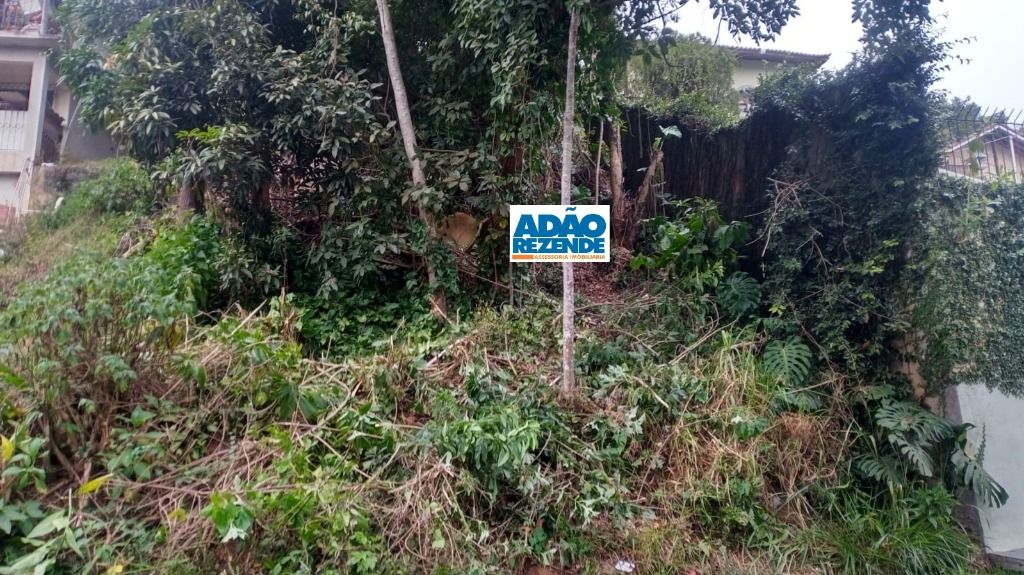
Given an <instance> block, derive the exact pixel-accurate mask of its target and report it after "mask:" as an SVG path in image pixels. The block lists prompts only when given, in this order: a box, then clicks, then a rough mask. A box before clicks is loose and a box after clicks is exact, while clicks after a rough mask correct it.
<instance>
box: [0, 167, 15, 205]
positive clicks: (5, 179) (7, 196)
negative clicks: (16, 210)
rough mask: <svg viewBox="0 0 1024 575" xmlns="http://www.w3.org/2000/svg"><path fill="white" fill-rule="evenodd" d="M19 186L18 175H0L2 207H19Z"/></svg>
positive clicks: (0, 202) (0, 201)
mask: <svg viewBox="0 0 1024 575" xmlns="http://www.w3.org/2000/svg"><path fill="white" fill-rule="evenodd" d="M17 186H18V174H0V206H14V205H17V203H18V195H17V191H16V188H17Z"/></svg>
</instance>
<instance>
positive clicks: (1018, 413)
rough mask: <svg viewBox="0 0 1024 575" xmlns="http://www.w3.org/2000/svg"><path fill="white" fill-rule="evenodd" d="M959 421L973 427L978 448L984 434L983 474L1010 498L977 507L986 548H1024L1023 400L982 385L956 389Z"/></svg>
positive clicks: (955, 396)
mask: <svg viewBox="0 0 1024 575" xmlns="http://www.w3.org/2000/svg"><path fill="white" fill-rule="evenodd" d="M953 393H954V394H955V395H954V398H955V402H956V404H958V405H959V412H960V414H959V415H960V417H959V418H957V417H956V414H954V413H950V415H951V416H953V418H954V419H959V420H960V421H961V422H967V423H973V424H974V425H975V426H976V429H973V430H972V431H971V432H970V433H971V435H970V437H971V440H972V442H973V443H974V444H975V445H978V446H980V445H981V434H982V429H983V428H984V432H985V460H984V467H985V470H986V471H988V473H989V474H990V475H991V476H992V477H993V478H994V479H995V480H996V481H998V482H999V483H1000V484H1001V485H1002V486H1003V487H1005V488H1006V491H1007V492H1009V494H1010V500H1009V501H1008V502H1007V503H1006V505H1003V506H1002V507H1000V508H998V509H995V508H991V507H987V506H985V505H984V504H981V503H978V505H977V511H978V516H979V519H980V520H981V529H982V533H983V534H984V539H985V547H987V548H988V550H989V551H992V552H996V553H999V552H1005V551H1012V550H1014V549H1021V548H1024V473H1021V465H1022V463H1024V399H1019V398H1016V397H1010V396H1007V395H1006V394H1004V393H1002V392H1000V391H989V390H988V389H987V388H986V387H985V386H982V385H959V386H957V387H956V389H955V390H953Z"/></svg>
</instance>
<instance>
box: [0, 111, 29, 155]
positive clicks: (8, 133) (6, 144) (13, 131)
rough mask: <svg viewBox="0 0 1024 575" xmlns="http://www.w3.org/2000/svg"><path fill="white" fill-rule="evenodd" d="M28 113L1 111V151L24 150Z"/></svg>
mask: <svg viewBox="0 0 1024 575" xmlns="http://www.w3.org/2000/svg"><path fill="white" fill-rule="evenodd" d="M27 120H28V112H24V111H19V110H0V151H10V150H22V149H23V147H24V145H25V124H26V123H27Z"/></svg>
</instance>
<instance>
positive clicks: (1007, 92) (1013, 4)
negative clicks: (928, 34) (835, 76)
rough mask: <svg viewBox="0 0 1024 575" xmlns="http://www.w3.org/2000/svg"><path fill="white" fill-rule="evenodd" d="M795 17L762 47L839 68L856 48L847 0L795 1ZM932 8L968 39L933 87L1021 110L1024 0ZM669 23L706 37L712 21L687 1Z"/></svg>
mask: <svg viewBox="0 0 1024 575" xmlns="http://www.w3.org/2000/svg"><path fill="white" fill-rule="evenodd" d="M797 5H798V6H799V7H800V16H798V17H797V18H796V19H795V20H792V21H790V23H789V24H788V25H787V26H786V27H785V28H783V29H782V35H781V36H780V37H779V39H778V40H776V41H775V42H770V43H767V44H765V46H766V47H771V48H780V49H783V50H795V51H798V52H811V53H815V54H832V57H831V58H830V59H829V61H828V63H827V64H826V66H827V67H829V68H839V67H841V66H843V65H845V64H847V63H848V62H849V61H850V54H851V53H853V52H855V51H857V49H858V47H859V40H858V39H859V38H860V32H861V31H860V25H859V24H853V23H852V22H850V1H849V0H797ZM932 13H933V14H934V15H935V16H936V17H937V20H938V27H939V28H940V29H942V30H943V36H944V38H946V39H948V40H953V39H959V38H971V42H970V43H969V44H962V45H959V46H957V47H956V48H955V53H956V54H957V55H958V56H960V57H962V58H966V59H969V60H970V62H968V63H964V64H961V63H959V62H957V61H955V60H951V61H950V62H949V65H950V70H949V71H947V72H945V73H944V78H943V79H942V81H941V82H940V83H939V86H938V87H939V88H941V89H944V90H948V91H949V93H950V94H951V95H953V96H959V97H966V96H970V97H971V99H972V100H974V101H975V102H977V103H979V104H981V106H982V107H985V106H992V107H998V108H1006V109H1016V110H1022V109H1024V49H1022V48H1021V44H1020V43H1018V42H1017V40H1019V39H1021V37H1022V35H1024V0H945V1H943V2H934V3H933V8H932ZM679 15H680V19H679V22H678V23H677V24H675V28H677V29H678V30H680V31H682V32H700V33H701V34H704V35H705V36H709V37H710V38H711V39H712V40H714V39H715V36H716V34H718V25H717V22H716V21H715V19H714V17H713V16H712V14H711V11H710V10H709V9H708V7H707V2H701V3H699V4H697V3H693V2H691V3H690V4H688V5H687V6H685V7H684V8H683V9H682V10H680V12H679ZM718 40H719V43H720V44H730V45H740V46H754V45H755V44H754V43H753V42H751V41H750V40H748V39H745V38H740V39H735V38H732V37H731V36H729V33H728V30H726V29H725V27H724V26H723V27H722V29H721V34H720V35H719V36H718Z"/></svg>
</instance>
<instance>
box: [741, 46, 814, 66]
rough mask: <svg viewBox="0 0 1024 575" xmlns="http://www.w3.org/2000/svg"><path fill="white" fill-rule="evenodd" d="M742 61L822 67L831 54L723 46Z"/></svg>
mask: <svg viewBox="0 0 1024 575" xmlns="http://www.w3.org/2000/svg"><path fill="white" fill-rule="evenodd" d="M723 47H724V48H725V49H726V50H729V51H730V52H732V53H733V54H735V55H736V57H737V58H739V59H740V60H756V61H758V62H782V63H786V64H816V65H818V66H821V65H822V64H824V63H825V62H827V61H828V59H829V57H831V56H832V55H831V54H808V53H806V52H791V51H789V50H772V49H769V48H745V47H741V46H723Z"/></svg>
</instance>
